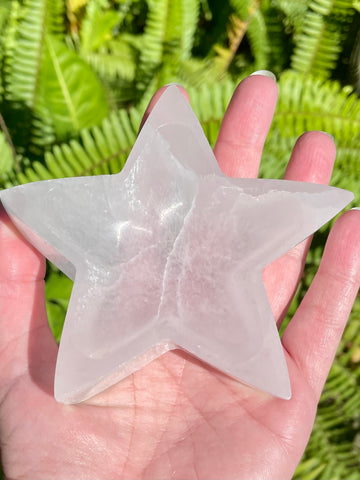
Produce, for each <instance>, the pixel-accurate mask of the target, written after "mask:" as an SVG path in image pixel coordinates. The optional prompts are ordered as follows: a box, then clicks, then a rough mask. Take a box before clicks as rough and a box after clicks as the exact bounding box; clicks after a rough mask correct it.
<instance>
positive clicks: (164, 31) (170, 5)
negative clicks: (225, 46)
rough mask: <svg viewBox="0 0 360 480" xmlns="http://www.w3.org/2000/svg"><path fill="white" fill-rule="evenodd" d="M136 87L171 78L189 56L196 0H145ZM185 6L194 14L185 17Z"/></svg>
mask: <svg viewBox="0 0 360 480" xmlns="http://www.w3.org/2000/svg"><path fill="white" fill-rule="evenodd" d="M147 3H148V9H149V10H148V15H147V18H146V25H145V33H144V45H146V48H144V49H142V52H141V55H140V66H139V72H140V74H139V77H140V78H139V82H138V88H139V90H140V91H144V90H145V89H146V88H148V87H149V86H150V85H151V88H152V89H155V88H156V87H160V86H162V85H164V84H166V83H169V82H170V81H173V80H174V79H175V78H176V76H177V74H178V72H179V67H180V64H181V61H182V60H184V59H186V58H187V57H188V56H189V52H190V50H191V47H192V42H193V35H194V31H195V28H196V25H197V21H198V17H197V15H198V13H199V0H148V2H147ZM189 8H190V10H191V11H192V12H193V14H196V17H193V18H191V21H190V17H189Z"/></svg>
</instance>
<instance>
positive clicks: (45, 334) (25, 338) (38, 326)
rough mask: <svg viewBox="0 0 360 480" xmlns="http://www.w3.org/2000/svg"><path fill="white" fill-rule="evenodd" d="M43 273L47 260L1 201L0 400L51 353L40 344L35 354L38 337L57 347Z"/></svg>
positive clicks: (45, 342)
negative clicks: (14, 222) (47, 304)
mask: <svg viewBox="0 0 360 480" xmlns="http://www.w3.org/2000/svg"><path fill="white" fill-rule="evenodd" d="M44 275H45V259H44V258H43V257H42V256H41V255H40V254H39V253H38V252H37V251H36V250H35V249H34V248H33V247H32V246H30V245H29V243H28V242H27V241H26V240H25V239H24V238H23V237H22V236H21V235H20V233H19V232H18V231H17V230H16V228H15V227H14V226H13V224H12V223H11V221H10V219H9V217H8V215H7V214H6V213H5V211H4V209H3V207H2V206H1V204H0V399H1V397H2V396H3V394H5V393H6V391H7V388H8V387H10V386H11V385H12V383H13V382H14V381H16V379H17V378H18V377H19V376H23V375H24V374H25V375H31V362H33V361H34V359H35V360H38V359H39V356H42V357H44V355H47V354H49V352H48V351H47V348H45V349H43V348H38V347H39V345H37V349H36V350H38V353H37V354H36V355H33V353H34V350H35V349H34V348H33V347H34V343H33V338H35V336H36V338H37V339H39V338H40V337H41V338H42V339H43V341H42V344H44V346H45V345H48V346H50V345H51V347H50V348H52V349H54V347H56V344H55V341H54V339H52V340H51V338H52V334H51V331H50V328H49V326H48V323H47V316H46V308H45V294H44ZM34 332H36V335H35V336H32V334H33V333H34ZM48 361H49V358H48Z"/></svg>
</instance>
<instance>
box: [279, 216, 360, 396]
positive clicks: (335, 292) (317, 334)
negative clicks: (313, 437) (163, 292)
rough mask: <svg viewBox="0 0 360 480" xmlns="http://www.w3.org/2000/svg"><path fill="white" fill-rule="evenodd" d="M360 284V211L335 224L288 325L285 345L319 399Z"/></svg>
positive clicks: (342, 217) (342, 218)
mask: <svg viewBox="0 0 360 480" xmlns="http://www.w3.org/2000/svg"><path fill="white" fill-rule="evenodd" d="M359 285H360V212H359V211H350V212H346V213H345V214H343V215H342V216H341V217H340V218H339V219H338V220H337V222H336V223H335V225H334V227H333V229H332V231H331V232H330V235H329V238H328V241H327V243H326V246H325V250H324V255H323V258H322V261H321V264H320V267H319V270H318V273H317V274H316V276H315V278H314V280H313V283H312V285H311V286H310V288H309V290H308V292H307V294H306V296H305V297H304V299H303V301H302V303H301V305H300V306H299V308H298V310H297V312H296V314H295V316H294V318H293V319H292V320H291V322H290V324H289V325H288V327H287V329H286V331H285V332H284V335H283V337H282V342H283V346H284V348H285V349H286V350H287V352H288V353H289V355H290V356H291V357H292V359H293V360H294V361H295V363H296V365H297V366H298V368H299V369H300V371H301V373H302V374H303V375H304V377H305V379H306V380H307V382H308V383H309V385H310V386H311V388H312V390H313V392H314V395H315V397H316V399H318V398H319V397H320V394H321V391H322V388H323V386H324V383H325V380H326V377H327V375H328V372H329V370H330V367H331V364H332V362H333V359H334V356H335V353H336V349H337V347H338V344H339V341H340V338H341V335H342V333H343V330H344V327H345V324H346V321H347V319H348V316H349V314H350V311H351V308H352V305H353V302H354V300H355V297H356V294H357V292H358V288H359Z"/></svg>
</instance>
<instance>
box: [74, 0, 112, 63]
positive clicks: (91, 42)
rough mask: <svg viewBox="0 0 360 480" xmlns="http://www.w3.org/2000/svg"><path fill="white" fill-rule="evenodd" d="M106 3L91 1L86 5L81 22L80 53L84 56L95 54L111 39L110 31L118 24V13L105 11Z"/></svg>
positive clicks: (96, 0) (99, 0)
mask: <svg viewBox="0 0 360 480" xmlns="http://www.w3.org/2000/svg"><path fill="white" fill-rule="evenodd" d="M106 6H107V2H106V1H104V0H92V1H90V2H89V3H88V5H87V8H86V14H85V17H84V20H83V22H82V28H81V34H80V40H81V53H82V55H84V56H86V55H88V54H89V53H91V52H95V51H96V50H98V49H99V48H100V47H102V46H104V45H106V43H107V42H108V41H109V40H111V39H112V38H113V35H112V30H113V28H114V27H115V26H116V25H117V24H118V23H119V21H120V16H119V13H118V12H116V11H114V10H106V9H105V7H106Z"/></svg>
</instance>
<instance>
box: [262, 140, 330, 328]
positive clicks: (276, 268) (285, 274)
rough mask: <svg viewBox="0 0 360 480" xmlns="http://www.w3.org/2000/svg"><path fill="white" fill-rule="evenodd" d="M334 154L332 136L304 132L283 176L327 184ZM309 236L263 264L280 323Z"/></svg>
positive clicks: (291, 292)
mask: <svg viewBox="0 0 360 480" xmlns="http://www.w3.org/2000/svg"><path fill="white" fill-rule="evenodd" d="M335 156H336V148H335V144H334V142H333V140H332V138H331V137H330V136H329V135H327V134H325V133H323V132H308V133H305V134H304V135H302V136H301V137H300V138H299V139H298V141H297V142H296V144H295V147H294V150H293V152H292V155H291V158H290V161H289V164H288V167H287V169H286V172H285V176H284V178H285V179H286V180H296V181H302V182H311V183H320V184H327V183H328V182H329V180H330V178H331V173H332V170H333V166H334V161H335ZM310 243H311V238H309V239H307V240H305V241H304V242H302V243H300V244H299V245H297V246H296V247H295V248H293V249H292V250H290V251H289V252H288V253H286V254H285V255H283V256H282V257H280V258H278V259H277V260H276V261H275V262H273V263H272V264H271V265H269V266H268V267H267V268H265V270H264V272H263V279H264V283H265V286H266V291H267V294H268V296H269V299H270V302H271V306H272V310H273V314H274V317H275V319H276V321H277V325H278V326H280V324H281V322H282V320H283V318H284V316H285V315H286V312H287V310H288V308H289V304H290V302H291V299H292V297H293V295H294V294H295V291H296V288H297V285H298V282H299V280H300V277H301V275H302V271H303V268H304V263H305V259H306V255H307V252H308V249H309V246H310Z"/></svg>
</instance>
